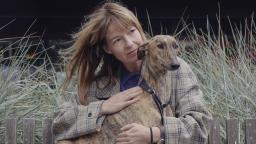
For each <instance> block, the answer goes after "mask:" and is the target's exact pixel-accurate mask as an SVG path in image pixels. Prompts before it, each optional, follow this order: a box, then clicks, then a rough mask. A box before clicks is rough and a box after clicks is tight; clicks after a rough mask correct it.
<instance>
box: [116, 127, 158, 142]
mask: <svg viewBox="0 0 256 144" xmlns="http://www.w3.org/2000/svg"><path fill="white" fill-rule="evenodd" d="M152 136H153V142H158V141H159V140H160V129H159V128H158V127H152ZM116 143H117V144H148V143H151V134H150V128H149V127H146V126H143V125H140V124H137V123H132V124H128V125H125V126H124V127H122V128H121V133H120V134H119V135H118V136H117V139H116Z"/></svg>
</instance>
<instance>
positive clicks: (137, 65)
mask: <svg viewBox="0 0 256 144" xmlns="http://www.w3.org/2000/svg"><path fill="white" fill-rule="evenodd" d="M141 64H142V61H141V60H139V61H137V62H136V63H133V64H124V67H125V68H126V70H127V71H129V72H138V71H140V68H141Z"/></svg>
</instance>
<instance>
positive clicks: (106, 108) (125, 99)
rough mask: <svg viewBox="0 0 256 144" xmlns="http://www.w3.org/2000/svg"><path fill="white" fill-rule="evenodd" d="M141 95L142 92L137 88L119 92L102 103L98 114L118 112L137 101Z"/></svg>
mask: <svg viewBox="0 0 256 144" xmlns="http://www.w3.org/2000/svg"><path fill="white" fill-rule="evenodd" d="M142 94H143V90H142V88H140V87H139V86H137V87H133V88H130V89H127V90H125V91H122V92H119V93H117V94H115V95H113V96H111V97H110V98H109V99H107V100H105V101H104V102H103V104H102V106H101V112H100V114H101V115H104V114H112V113H116V112H119V111H120V110H122V109H123V108H125V107H127V106H129V105H130V104H133V103H135V102H136V101H138V100H139V98H140V96H142Z"/></svg>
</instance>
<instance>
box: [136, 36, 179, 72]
mask: <svg viewBox="0 0 256 144" xmlns="http://www.w3.org/2000/svg"><path fill="white" fill-rule="evenodd" d="M177 49H178V45H177V42H176V40H175V38H174V37H172V36H169V35H156V36H154V37H152V38H151V39H150V40H149V41H147V42H146V43H144V44H143V45H142V46H140V47H139V49H138V53H137V55H138V59H142V60H144V61H146V63H147V64H148V65H150V66H149V67H150V68H151V69H152V70H156V71H158V72H163V71H166V70H176V69H178V68H179V66H180V65H179V63H178V60H177Z"/></svg>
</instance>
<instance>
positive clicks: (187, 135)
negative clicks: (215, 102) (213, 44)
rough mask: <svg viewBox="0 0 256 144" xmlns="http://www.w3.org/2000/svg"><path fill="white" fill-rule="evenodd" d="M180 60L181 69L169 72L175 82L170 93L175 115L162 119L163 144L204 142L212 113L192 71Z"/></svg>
mask: <svg viewBox="0 0 256 144" xmlns="http://www.w3.org/2000/svg"><path fill="white" fill-rule="evenodd" d="M179 61H180V68H179V69H178V70H177V71H176V72H173V73H172V74H171V77H172V80H175V81H176V85H174V87H173V93H172V95H173V97H174V98H175V102H174V103H175V117H165V118H164V127H165V138H166V139H165V141H166V144H204V143H207V137H208V129H209V128H208V125H209V124H208V121H209V120H210V119H211V118H212V116H211V114H210V113H209V111H208V110H207V108H206V106H205V104H204V100H203V96H202V92H201V90H200V89H199V85H198V82H197V79H196V76H195V74H194V73H193V72H192V70H191V68H190V67H189V65H188V64H187V63H186V62H185V61H184V60H182V59H180V58H179ZM172 100H173V99H172Z"/></svg>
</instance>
